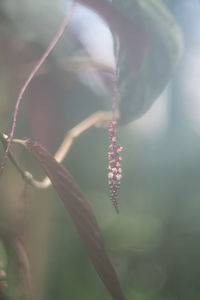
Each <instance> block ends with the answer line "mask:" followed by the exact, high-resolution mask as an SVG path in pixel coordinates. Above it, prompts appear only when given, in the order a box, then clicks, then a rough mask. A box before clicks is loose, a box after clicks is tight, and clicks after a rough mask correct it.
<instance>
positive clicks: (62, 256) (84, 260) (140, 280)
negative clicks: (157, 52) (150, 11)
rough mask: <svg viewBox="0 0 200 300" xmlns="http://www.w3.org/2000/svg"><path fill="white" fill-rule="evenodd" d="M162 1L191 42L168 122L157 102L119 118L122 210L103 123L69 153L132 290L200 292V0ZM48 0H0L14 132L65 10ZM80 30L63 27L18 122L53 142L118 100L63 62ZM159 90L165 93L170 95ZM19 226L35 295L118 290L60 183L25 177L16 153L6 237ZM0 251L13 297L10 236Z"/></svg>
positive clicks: (22, 130)
mask: <svg viewBox="0 0 200 300" xmlns="http://www.w3.org/2000/svg"><path fill="white" fill-rule="evenodd" d="M113 2H114V0H113ZM129 2H130V3H131V0H130V1H129ZM163 2H166V3H167V5H168V6H169V9H170V10H171V12H172V14H174V17H175V19H176V20H177V21H178V22H179V23H180V27H181V28H182V30H183V36H184V39H185V41H186V46H185V52H184V55H183V57H182V61H181V64H180V65H179V69H178V71H177V72H176V74H175V76H174V77H173V78H172V82H171V85H170V86H169V88H168V93H167V101H166V103H165V106H163V111H164V116H165V118H164V126H162V128H161V124H160V123H159V122H158V119H157V117H158V114H160V113H161V112H160V111H159V110H156V108H157V106H156V105H157V104H155V105H154V106H153V109H152V110H151V111H150V112H149V113H147V114H145V116H144V117H143V118H142V120H139V121H136V122H135V123H133V124H130V125H129V126H127V127H124V128H121V130H120V134H119V135H120V144H122V145H123V146H124V152H123V179H122V184H121V193H120V214H119V216H117V215H116V213H115V211H114V209H113V207H112V204H111V203H110V200H109V196H108V188H107V171H106V165H107V159H106V156H107V154H106V153H107V145H108V138H107V132H106V130H104V129H98V128H92V129H90V130H89V131H88V132H86V133H84V134H83V135H81V136H80V137H79V138H78V139H77V140H76V141H75V143H74V145H73V147H72V149H71V151H70V152H69V155H68V156H67V158H66V160H65V162H64V164H65V166H66V167H67V168H68V169H69V171H70V172H71V173H72V175H73V176H74V178H75V179H76V181H77V182H78V184H79V185H80V186H81V188H82V189H83V191H84V194H85V197H86V198H87V199H88V201H89V202H90V203H91V205H92V207H93V209H94V213H95V214H96V216H97V219H98V221H99V226H100V228H101V229H102V232H103V236H104V240H105V246H106V249H107V250H108V252H109V254H110V258H111V260H112V261H113V264H114V266H115V268H116V269H117V272H118V274H119V278H120V282H121V283H122V288H123V291H124V294H125V296H126V299H127V300H132V299H134V300H188V299H191V300H197V299H199V297H200V287H199V279H200V268H199V265H200V258H199V253H200V218H199V212H200V185H199V178H200V160H199V153H200V140H199V124H198V123H196V122H194V121H193V119H192V116H194V112H195V113H196V115H197V117H198V116H199V107H198V106H195V107H196V109H195V108H193V110H190V112H189V108H191V105H192V104H193V105H194V97H196V98H199V95H200V93H199V80H198V79H199V74H198V73H195V72H197V71H198V68H197V67H196V65H197V62H198V61H199V53H200V52H199V51H198V49H199V45H200V42H199V37H198V36H197V34H196V32H197V31H198V30H199V23H198V16H200V8H199V6H198V5H199V4H198V1H195V0H191V1H189V3H188V1H187V0H186V1H184V0H173V1H163ZM51 3H53V2H51ZM26 4H27V6H25V5H26ZM8 6H10V7H9V10H8ZM5 7H7V8H5ZM48 7H51V4H50V2H49V1H46V0H44V1H31V0H29V1H13V2H12V1H10V0H5V1H1V2H0V12H1V18H0V22H1V26H0V116H1V118H0V125H1V131H5V132H8V129H9V127H10V121H11V116H12V113H13V107H14V104H15V100H16V96H17V94H18V90H19V88H20V87H21V85H22V83H23V82H24V80H25V78H26V77H27V75H28V74H29V72H30V71H31V70H32V67H33V66H34V65H35V62H36V61H37V60H38V58H39V57H40V56H41V54H42V53H43V51H44V49H45V47H46V45H47V44H48V42H49V41H50V40H51V38H52V37H53V35H54V32H55V33H56V31H57V26H58V25H59V24H60V22H61V20H62V18H63V15H64V9H63V8H62V7H58V8H57V9H58V12H57V10H56V9H55V10H54V9H52V10H51V13H50V11H49V13H48ZM62 9H63V12H62ZM52 11H53V12H52ZM11 12H12V13H11ZM19 12H20V15H19ZM32 12H33V14H32ZM52 14H53V16H52ZM55 15H56V16H57V17H55V18H54V16H55ZM25 16H26V17H27V19H25ZM194 16H196V18H195V17H194ZM55 20H56V21H55ZM25 21H26V22H25ZM19 22H21V25H20V26H19ZM55 22H56V24H55ZM29 24H30V25H31V26H30V27H29ZM69 29H70V28H69ZM43 30H44V33H43ZM47 31H48V33H46V32H47ZM69 32H71V33H70V36H69ZM72 33H73V30H71V31H68V32H66V35H65V36H64V37H63V42H61V43H60V44H59V45H58V49H59V50H57V52H56V51H55V52H54V55H51V56H50V57H49V59H48V61H47V63H46V64H45V66H44V67H43V68H42V69H41V71H40V73H39V74H38V75H37V77H36V78H35V79H34V81H33V82H32V84H31V86H30V89H29V90H28V91H27V93H26V94H25V96H24V99H23V105H22V106H21V108H20V114H19V118H18V123H17V130H16V137H18V138H22V137H31V138H33V139H36V140H38V141H39V142H40V143H41V144H42V145H44V146H45V147H46V148H47V149H48V150H49V151H50V152H52V153H53V152H54V151H55V150H56V148H57V147H58V145H59V143H60V142H61V140H62V137H63V136H64V134H65V132H66V130H69V129H70V128H72V127H73V126H74V125H75V124H77V123H78V122H79V121H80V120H82V119H84V118H85V117H87V116H88V115H89V114H90V113H92V112H93V111H95V110H97V109H102V108H104V107H107V109H109V108H110V107H111V104H110V100H109V96H108V94H106V95H105V93H104V94H103V93H100V92H99V89H96V85H93V81H92V80H91V76H89V75H88V73H87V72H86V73H87V76H88V77H87V78H88V81H90V82H92V84H91V85H92V86H93V90H91V88H90V86H89V85H87V84H85V83H84V82H83V79H82V78H81V79H80V77H81V74H80V73H79V75H78V76H77V73H76V72H75V71H73V72H72V71H69V70H68V69H66V68H64V67H63V66H64V60H65V53H67V55H66V59H68V58H69V57H68V55H69V54H70V55H71V54H72V53H73V54H74V55H75V54H76V55H77V56H80V54H81V56H82V54H83V52H82V51H83V49H82V48H81V46H80V44H79V43H78V42H77V40H76V39H75V38H74V37H72V36H73V34H72ZM163 35H165V32H163ZM69 41H71V42H69ZM65 51H66V52H65ZM56 53H58V56H57V54H56ZM84 54H85V53H84ZM195 55H196V56H195ZM192 59H193V60H194V62H193V63H194V67H193V68H192V67H191V65H190V63H191V61H192ZM188 70H189V71H188ZM86 73H84V72H83V74H86ZM152 80H153V78H152ZM195 80H196V81H195ZM196 82H197V83H196ZM95 89H96V90H95ZM183 91H184V93H183ZM195 91H196V93H195ZM191 95H192V96H191ZM80 100H81V104H80ZM158 101H159V103H164V99H162V97H161V99H159V100H158ZM159 103H158V104H159ZM186 107H187V109H186ZM152 124H154V126H153V125H152ZM158 128H159V129H160V131H159V132H158V131H157V129H158ZM14 150H15V153H16V155H17V157H18V159H19V160H20V161H21V162H22V164H23V166H24V168H25V169H29V170H32V171H33V172H34V174H35V176H38V177H41V176H42V175H43V174H41V173H40V169H39V166H38V165H36V163H35V161H33V160H32V159H31V157H30V156H29V155H28V154H27V153H25V152H23V151H22V150H21V149H19V148H15V149H14ZM1 157H2V153H1ZM13 231H14V233H17V232H18V231H20V232H21V231H23V233H24V238H25V244H26V248H27V252H28V256H29V258H30V263H31V275H32V281H33V287H34V294H35V298H36V299H37V300H45V299H50V300H55V299H58V300H59V299H83V300H90V299H91V300H93V299H95V300H102V299H105V300H109V299H110V296H109V295H108V294H107V291H106V290H105V288H104V286H103V284H102V283H101V282H100V280H99V279H98V277H97V275H96V273H95V271H94V269H93V267H92V265H91V264H90V262H89V258H88V255H87V253H86V250H85V249H84V247H83V245H82V242H81V241H80V239H79V236H78V235H77V232H76V230H75V228H74V227H73V224H72V221H71V219H70V217H69V216H68V215H67V214H66V211H65V209H64V206H63V204H62V203H61V202H60V201H58V197H57V195H56V193H55V192H54V191H53V190H52V189H49V190H48V191H37V190H34V189H33V188H30V187H28V186H27V185H26V184H25V183H24V182H23V180H22V179H21V178H20V177H19V174H18V173H17V172H16V170H15V169H14V168H13V166H12V165H11V164H8V165H7V168H6V170H5V173H4V176H3V178H2V179H1V184H0V232H1V236H2V241H3V237H4V236H5V235H9V234H12V233H13ZM0 260H4V263H5V266H6V267H7V268H8V269H7V271H8V279H9V289H8V293H9V294H10V295H12V297H11V299H15V298H16V297H17V296H16V290H17V287H18V280H17V276H16V274H15V267H16V266H15V261H14V258H13V256H12V254H11V253H9V252H7V253H6V251H5V245H4V244H2V251H1V250H0ZM8 260H9V262H10V263H9V264H8V265H7V261H8Z"/></svg>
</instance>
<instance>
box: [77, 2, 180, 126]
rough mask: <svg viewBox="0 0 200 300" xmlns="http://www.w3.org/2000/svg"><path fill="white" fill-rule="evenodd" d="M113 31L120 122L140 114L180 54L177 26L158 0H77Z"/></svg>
mask: <svg viewBox="0 0 200 300" xmlns="http://www.w3.org/2000/svg"><path fill="white" fill-rule="evenodd" d="M79 2H81V3H83V4H85V5H87V6H89V7H90V8H92V9H94V10H95V11H97V12H98V13H99V14H100V15H101V16H102V17H103V18H104V19H105V20H106V22H107V23H108V25H109V26H110V28H111V29H112V30H113V32H115V33H117V34H118V36H119V39H120V42H121V45H122V48H123V49H122V54H121V61H120V78H119V81H120V90H121V102H120V106H119V113H120V119H121V123H127V122H130V121H132V120H135V119H137V118H139V117H141V116H142V115H143V114H144V113H146V112H147V111H148V109H149V108H150V107H151V105H152V104H153V102H154V101H155V100H156V99H157V98H158V96H159V95H160V94H161V92H162V91H163V90H164V89H165V87H166V85H167V84H168V82H169V80H170V79H171V77H172V74H173V71H174V70H175V68H176V66H177V63H178V62H179V59H180V56H181V53H182V35H181V32H180V29H179V27H178V25H177V23H176V20H175V19H174V18H173V16H172V14H171V13H170V12H169V11H168V9H167V8H166V7H165V5H164V4H163V2H162V1H160V0H131V1H130V0H124V1H121V0H116V1H112V2H111V3H110V2H108V1H107V0H101V1H99V0H79Z"/></svg>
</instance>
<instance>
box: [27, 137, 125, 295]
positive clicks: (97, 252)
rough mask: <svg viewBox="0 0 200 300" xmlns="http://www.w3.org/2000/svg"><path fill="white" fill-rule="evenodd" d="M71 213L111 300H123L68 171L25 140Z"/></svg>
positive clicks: (94, 224)
mask: <svg viewBox="0 0 200 300" xmlns="http://www.w3.org/2000/svg"><path fill="white" fill-rule="evenodd" d="M26 146H27V149H28V150H29V151H30V152H31V153H32V154H33V155H34V157H35V158H36V159H37V161H38V162H39V164H40V166H41V167H42V169H43V170H44V171H45V173H46V175H47V176H48V177H49V178H50V180H51V181H52V184H53V186H54V188H55V189H56V191H57V193H58V195H59V196H60V198H61V199H62V201H63V203H64V205H65V207H66V209H67V211H68V212H69V214H70V215H71V217H72V219H73V222H74V224H75V225H76V228H77V230H78V232H79V234H80V236H81V238H82V240H83V242H84V244H85V246H86V247H87V250H88V252H89V255H90V258H91V260H92V263H93V265H94V267H95V269H96V271H97V273H98V275H99V276H100V278H101V279H102V281H103V282H104V284H105V286H106V288H107V289H108V291H109V293H110V294H111V296H112V297H113V299H114V300H124V297H123V295H122V291H121V288H120V285H119V281H118V278H117V275H116V272H115V270H114V268H113V266H112V264H111V262H110V260H109V258H108V256H107V253H106V251H105V248H104V243H103V239H102V236H101V232H100V229H99V227H98V224H97V221H96V218H95V216H94V214H93V212H92V210H91V208H90V205H89V204H88V202H87V201H86V199H85V197H84V195H83V193H82V192H81V190H80V188H79V187H78V185H77V184H76V183H75V181H74V179H73V178H72V176H71V175H70V174H69V172H68V171H67V170H66V169H65V168H64V167H63V166H62V165H61V164H59V163H57V162H56V160H55V159H54V158H53V157H52V156H51V155H50V154H49V153H48V152H47V151H46V150H45V149H44V148H43V147H41V146H40V145H39V144H38V143H36V142H33V141H31V140H27V141H26Z"/></svg>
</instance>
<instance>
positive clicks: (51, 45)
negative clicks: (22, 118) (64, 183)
mask: <svg viewBox="0 0 200 300" xmlns="http://www.w3.org/2000/svg"><path fill="white" fill-rule="evenodd" d="M75 5H76V0H74V2H73V4H72V6H71V9H70V11H69V12H68V14H67V15H66V18H65V19H64V21H63V23H62V25H61V27H60V29H59V31H58V33H57V34H56V36H55V38H54V39H53V41H52V42H51V44H50V45H49V47H48V48H47V50H46V51H45V53H44V54H43V56H42V57H41V59H40V60H39V62H38V63H37V65H36V66H35V68H34V69H33V71H32V72H31V74H30V75H29V77H28V78H27V80H26V81H25V83H24V85H23V87H22V88H21V91H20V93H19V96H18V98H17V102H16V105H15V110H14V116H13V123H12V128H11V132H10V136H9V141H8V145H7V148H6V151H5V153H4V157H3V160H2V162H1V168H0V177H1V175H2V173H3V170H4V167H5V164H6V160H7V157H8V152H9V149H10V146H11V144H12V140H13V137H14V132H15V127H16V121H17V115H18V111H19V106H20V103H21V100H22V97H23V95H24V93H25V91H26V89H27V87H28V86H29V84H30V82H31V80H32V79H33V77H34V76H35V74H36V73H37V71H38V70H39V69H40V67H41V66H42V65H43V63H44V61H45V60H46V58H47V57H48V56H49V54H50V53H51V52H52V50H53V49H54V47H55V46H56V44H57V42H58V41H59V39H60V38H61V36H62V35H63V33H64V30H65V28H66V27H67V25H68V24H69V21H70V19H71V16H72V14H73V12H74V9H75Z"/></svg>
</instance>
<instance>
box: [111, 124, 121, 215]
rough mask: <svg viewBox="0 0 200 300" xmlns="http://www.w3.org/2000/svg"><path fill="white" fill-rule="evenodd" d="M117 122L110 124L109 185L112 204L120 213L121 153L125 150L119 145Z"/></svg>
mask: <svg viewBox="0 0 200 300" xmlns="http://www.w3.org/2000/svg"><path fill="white" fill-rule="evenodd" d="M116 132H117V122H116V121H111V122H110V123H109V128H108V133H109V139H110V142H111V144H110V145H109V148H110V151H109V152H108V161H109V164H108V170H109V173H108V179H109V180H108V184H109V187H110V196H111V200H112V203H113V205H114V207H115V209H116V211H117V213H119V207H118V196H119V190H120V180H121V178H122V175H121V173H122V169H121V160H122V157H121V155H120V152H121V151H122V150H123V148H122V147H120V145H119V144H118V143H117V136H116Z"/></svg>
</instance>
